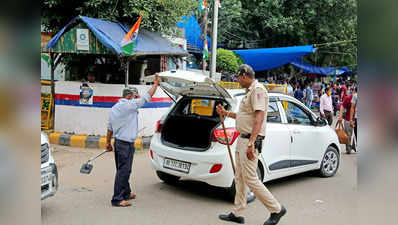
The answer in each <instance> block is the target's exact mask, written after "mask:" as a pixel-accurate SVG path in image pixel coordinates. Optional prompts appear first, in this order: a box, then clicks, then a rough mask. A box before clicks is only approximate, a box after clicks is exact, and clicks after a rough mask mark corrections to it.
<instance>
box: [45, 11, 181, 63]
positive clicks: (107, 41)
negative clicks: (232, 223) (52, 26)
mask: <svg viewBox="0 0 398 225" xmlns="http://www.w3.org/2000/svg"><path fill="white" fill-rule="evenodd" d="M76 20H81V21H83V22H84V23H85V24H86V25H87V27H88V28H89V29H90V31H91V32H92V33H93V34H94V35H95V36H96V37H97V38H98V40H99V41H100V42H101V43H102V44H103V45H104V46H105V47H107V48H108V49H110V50H111V51H113V52H115V53H116V54H118V55H121V54H123V53H122V50H121V46H120V42H121V40H122V39H123V37H124V36H125V35H126V33H127V32H128V31H129V30H128V28H126V27H125V26H123V25H122V24H120V23H115V22H110V21H106V20H100V19H95V18H90V17H85V16H77V17H75V18H73V19H72V20H71V21H70V22H69V23H68V24H67V25H66V26H65V27H64V28H62V29H61V30H60V31H59V32H58V33H57V35H55V36H54V37H53V38H52V39H51V40H50V42H49V43H48V45H47V49H51V48H53V47H54V46H55V45H56V43H57V41H58V40H59V39H60V37H61V36H62V35H63V34H64V32H65V31H66V30H67V29H68V28H69V27H70V26H71V25H72V24H73V22H75V21H76ZM132 55H135V56H137V55H188V53H187V52H186V51H185V50H184V49H182V48H180V47H179V46H178V45H175V44H173V43H172V42H171V41H169V40H168V39H166V38H164V37H162V36H161V35H159V34H157V33H153V32H150V31H147V30H144V29H140V30H139V32H138V36H137V40H136V45H135V47H134V52H133V54H132Z"/></svg>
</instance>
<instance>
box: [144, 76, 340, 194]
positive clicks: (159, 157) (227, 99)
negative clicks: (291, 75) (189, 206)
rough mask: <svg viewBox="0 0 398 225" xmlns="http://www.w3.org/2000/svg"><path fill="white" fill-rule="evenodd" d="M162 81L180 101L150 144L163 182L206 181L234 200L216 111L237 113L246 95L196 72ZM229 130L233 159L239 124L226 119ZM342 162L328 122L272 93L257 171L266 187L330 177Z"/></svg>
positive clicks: (230, 174) (157, 170) (147, 79)
mask: <svg viewBox="0 0 398 225" xmlns="http://www.w3.org/2000/svg"><path fill="white" fill-rule="evenodd" d="M159 77H160V79H161V88H162V89H163V90H164V91H165V92H167V93H169V94H171V95H173V96H176V97H177V100H175V103H174V104H173V105H172V106H171V107H170V109H169V111H168V112H167V113H166V114H165V115H164V116H163V117H162V118H161V120H160V121H158V122H157V125H156V132H155V134H154V135H153V137H152V140H151V145H150V158H151V162H152V166H153V168H154V169H155V171H156V173H157V175H158V177H159V178H160V179H161V180H163V181H164V182H166V183H174V182H176V181H178V180H179V179H180V178H182V179H189V180H196V181H203V182H206V183H208V184H210V185H213V186H218V187H225V188H227V189H228V190H229V193H230V195H231V197H232V196H234V195H235V185H234V174H233V170H232V166H231V162H230V158H229V155H228V150H227V146H226V142H225V135H224V131H223V129H222V126H221V122H220V118H219V116H218V114H217V113H216V110H215V106H216V105H218V104H222V105H223V106H224V107H225V108H227V109H228V110H232V111H233V112H237V110H238V108H239V107H238V106H239V103H240V101H241V100H242V98H243V97H244V95H245V91H244V90H243V89H239V90H226V89H224V88H223V87H221V86H220V85H218V84H217V83H215V82H214V81H212V80H211V79H209V78H208V77H207V76H204V75H202V74H200V73H197V72H192V71H184V70H177V71H166V72H162V73H160V74H159ZM153 78H154V77H153V76H150V77H147V78H146V81H148V82H150V81H153ZM225 127H226V128H227V137H228V141H229V143H230V144H231V150H232V155H233V156H234V155H235V154H234V151H235V147H236V139H237V137H238V136H239V132H238V131H237V130H236V129H235V120H233V119H231V118H227V119H226V120H225ZM339 163H340V149H339V141H338V137H337V135H336V133H335V131H334V130H333V129H332V128H331V127H330V126H328V125H327V122H326V121H325V120H324V119H321V118H320V117H318V116H316V115H315V114H314V113H313V112H312V111H311V110H310V109H308V108H307V107H306V106H305V105H304V104H302V103H301V102H299V101H297V100H296V99H295V98H292V97H290V96H288V95H285V94H281V93H269V105H268V113H267V127H266V137H265V141H264V142H263V150H262V153H261V154H260V156H259V161H258V169H257V174H258V176H259V177H260V179H261V180H262V181H263V182H266V181H270V180H273V179H277V178H281V177H286V176H290V175H293V174H297V173H302V172H305V171H310V170H318V171H319V173H320V175H321V176H323V177H330V176H333V175H334V174H335V173H336V172H337V170H338V167H339Z"/></svg>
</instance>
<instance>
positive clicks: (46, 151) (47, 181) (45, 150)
mask: <svg viewBox="0 0 398 225" xmlns="http://www.w3.org/2000/svg"><path fill="white" fill-rule="evenodd" d="M57 189H58V170H57V166H56V165H55V162H54V159H53V157H52V155H51V149H50V143H49V141H48V136H47V135H46V134H45V133H43V132H41V200H43V199H45V198H48V197H50V196H53V195H54V194H55V192H56V191H57Z"/></svg>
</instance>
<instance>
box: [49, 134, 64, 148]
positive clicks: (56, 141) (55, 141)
mask: <svg viewBox="0 0 398 225" xmlns="http://www.w3.org/2000/svg"><path fill="white" fill-rule="evenodd" d="M61 134H62V133H61V132H54V133H51V134H50V135H49V137H48V138H49V139H50V144H55V145H58V144H59V136H61Z"/></svg>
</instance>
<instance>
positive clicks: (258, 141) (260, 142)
mask: <svg viewBox="0 0 398 225" xmlns="http://www.w3.org/2000/svg"><path fill="white" fill-rule="evenodd" d="M250 136H251V135H250V134H240V137H241V138H247V139H249V138H250ZM264 138H265V136H262V135H257V139H256V141H255V142H254V148H255V149H257V150H258V152H259V153H261V150H262V148H263V140H264Z"/></svg>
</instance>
